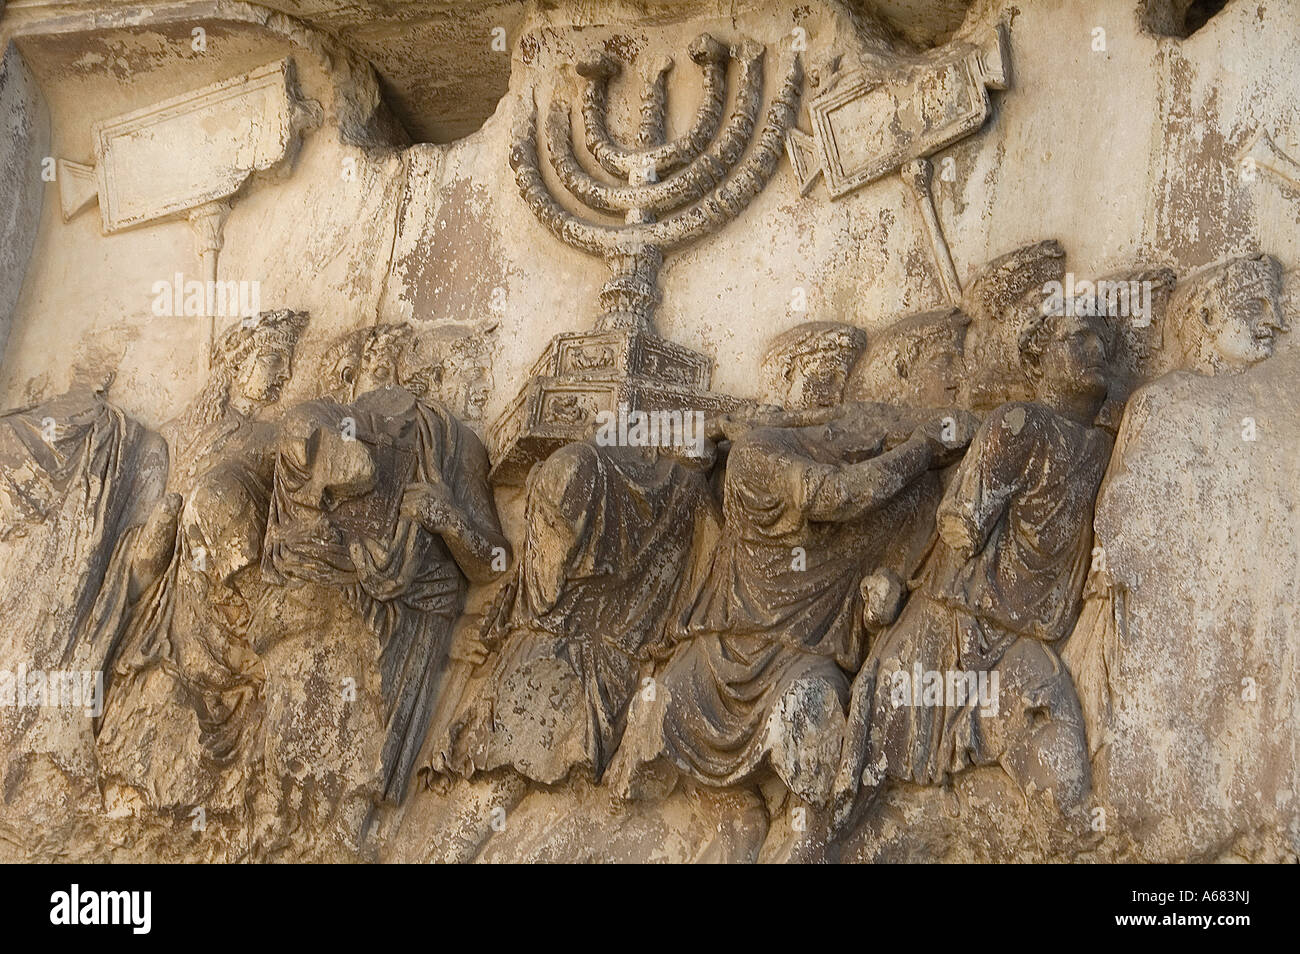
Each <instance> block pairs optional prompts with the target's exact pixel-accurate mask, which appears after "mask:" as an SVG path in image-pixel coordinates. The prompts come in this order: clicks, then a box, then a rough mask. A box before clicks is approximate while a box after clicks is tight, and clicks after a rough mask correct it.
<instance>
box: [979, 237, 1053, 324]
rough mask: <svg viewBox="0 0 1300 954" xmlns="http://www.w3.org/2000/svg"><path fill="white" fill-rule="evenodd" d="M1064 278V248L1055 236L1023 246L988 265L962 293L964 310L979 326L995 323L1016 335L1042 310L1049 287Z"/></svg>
mask: <svg viewBox="0 0 1300 954" xmlns="http://www.w3.org/2000/svg"><path fill="white" fill-rule="evenodd" d="M1064 278H1065V249H1064V248H1062V247H1061V243H1060V242H1058V241H1056V240H1055V239H1046V240H1045V241H1042V242H1035V243H1034V244H1032V245H1024V246H1021V247H1020V248H1017V249H1014V250H1012V251H1010V252H1008V253H1006V254H1005V255H1001V256H999V257H997V258H995V259H993V261H991V262H989V263H988V264H987V265H985V266H984V267H983V268H982V269H980V272H979V274H978V275H976V276H975V278H974V280H972V281H971V283H970V285H969V286H967V288H966V291H965V292H964V293H963V294H962V307H963V310H964V311H965V312H966V313H967V314H968V315H970V317H971V319H972V322H973V323H974V324H975V325H976V326H977V327H978V326H979V325H981V324H993V325H996V326H998V327H1002V328H1007V329H1010V330H1011V332H1012V334H1013V336H1014V335H1016V334H1019V331H1020V329H1021V328H1022V327H1023V326H1024V325H1025V324H1027V323H1028V322H1029V321H1031V320H1032V319H1033V318H1034V317H1035V316H1036V315H1037V314H1038V313H1039V312H1041V311H1042V304H1043V301H1044V299H1046V298H1047V297H1048V291H1047V288H1046V286H1047V285H1048V284H1049V283H1051V282H1061V281H1063V280H1064Z"/></svg>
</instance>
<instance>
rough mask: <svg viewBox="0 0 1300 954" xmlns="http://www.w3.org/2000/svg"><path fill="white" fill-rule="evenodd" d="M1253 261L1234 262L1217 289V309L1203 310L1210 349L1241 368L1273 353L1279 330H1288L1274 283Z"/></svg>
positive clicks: (1226, 361)
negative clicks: (1206, 320) (1206, 319)
mask: <svg viewBox="0 0 1300 954" xmlns="http://www.w3.org/2000/svg"><path fill="white" fill-rule="evenodd" d="M1253 264H1254V263H1250V262H1241V261H1238V262H1234V263H1233V264H1232V265H1231V266H1230V267H1229V268H1230V271H1229V275H1228V276H1226V279H1227V280H1226V281H1225V282H1224V283H1223V284H1224V287H1223V288H1222V289H1221V290H1220V293H1219V298H1220V303H1219V307H1218V308H1217V309H1210V310H1208V312H1207V315H1208V317H1209V318H1210V321H1209V324H1208V327H1207V329H1206V331H1207V334H1208V335H1209V336H1210V338H1211V339H1212V342H1213V347H1214V350H1215V351H1216V352H1217V353H1218V355H1219V357H1220V358H1221V359H1222V360H1223V361H1224V362H1225V363H1227V364H1228V365H1232V366H1236V367H1244V366H1246V365H1251V364H1256V363H1257V362H1260V361H1263V360H1264V359H1265V358H1267V357H1268V356H1269V355H1271V354H1272V353H1273V346H1274V344H1275V343H1276V341H1277V336H1278V334H1279V333H1280V332H1283V331H1287V330H1289V329H1288V328H1287V324H1286V320H1285V319H1284V318H1283V317H1282V310H1281V305H1280V303H1279V301H1278V289H1277V287H1276V284H1275V283H1273V282H1271V281H1270V280H1269V276H1268V275H1266V274H1260V273H1259V269H1257V268H1254V267H1251V266H1252V265H1253Z"/></svg>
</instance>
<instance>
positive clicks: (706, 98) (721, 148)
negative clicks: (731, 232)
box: [510, 34, 803, 331]
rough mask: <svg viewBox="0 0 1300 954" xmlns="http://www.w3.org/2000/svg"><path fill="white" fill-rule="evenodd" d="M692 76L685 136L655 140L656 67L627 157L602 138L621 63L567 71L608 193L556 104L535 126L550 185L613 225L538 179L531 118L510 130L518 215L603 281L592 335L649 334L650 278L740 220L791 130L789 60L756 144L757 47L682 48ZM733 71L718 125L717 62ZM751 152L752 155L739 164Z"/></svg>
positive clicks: (660, 120) (594, 58)
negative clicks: (574, 206) (696, 77)
mask: <svg viewBox="0 0 1300 954" xmlns="http://www.w3.org/2000/svg"><path fill="white" fill-rule="evenodd" d="M689 52H690V56H691V59H692V60H694V61H695V62H696V63H697V64H699V65H700V67H701V68H702V70H703V74H704V85H703V100H702V102H701V104H700V107H699V110H698V112H697V114H696V117H695V121H694V123H693V124H692V125H691V128H690V129H688V130H687V131H686V132H684V133H683V134H682V135H680V136H679V137H677V138H675V139H673V140H671V141H665V139H666V121H665V105H666V98H667V97H666V77H667V73H668V70H669V68H670V67H671V63H672V61H671V60H666V61H663V62H661V63H659V64H656V67H655V69H654V70H653V72H652V74H651V76H650V78H649V80H648V82H647V84H646V87H645V89H644V91H643V93H642V99H641V109H640V123H639V128H638V130H637V136H636V145H635V147H631V148H629V147H625V146H623V145H620V144H619V143H617V142H616V141H615V140H614V139H613V137H612V136H611V135H610V133H609V128H608V121H607V112H608V104H609V83H610V80H611V79H613V78H614V77H615V76H617V75H618V73H619V72H620V64H619V63H618V61H617V60H615V59H614V58H613V57H611V56H610V55H609V54H607V53H605V52H604V51H597V52H593V53H591V54H588V55H587V56H585V57H584V58H583V59H581V60H580V61H579V62H578V64H577V71H578V73H579V75H581V76H583V77H585V78H586V80H587V84H586V89H585V90H584V92H583V97H582V117H583V123H584V125H585V127H586V137H585V143H586V147H587V151H588V152H589V153H590V154H591V156H592V157H593V158H594V159H595V160H596V161H597V162H598V163H599V164H600V166H601V167H602V168H603V169H604V171H605V172H606V173H608V174H609V176H610V177H611V178H616V179H618V180H619V183H618V184H617V185H614V184H609V183H607V182H605V181H603V180H602V179H600V178H597V177H596V176H595V175H592V174H591V173H589V172H588V171H587V170H586V169H585V168H583V166H582V164H581V163H580V162H579V160H578V158H577V156H576V154H575V151H574V143H573V131H572V124H571V117H570V106H569V104H567V103H566V102H565V101H564V100H563V99H562V98H560V97H556V98H555V99H554V100H553V101H552V103H551V107H550V111H549V115H548V117H547V122H546V133H547V137H546V138H547V149H548V151H549V154H550V159H551V166H552V169H553V170H554V172H555V177H556V179H557V180H558V181H559V182H560V184H561V185H563V186H564V188H565V189H566V190H567V191H568V192H569V193H570V194H571V195H572V196H573V197H574V198H575V199H577V200H578V201H579V202H580V203H581V204H582V205H583V206H584V207H586V208H587V209H590V210H592V211H595V212H598V213H604V214H606V215H609V216H622V217H623V223H622V224H617V225H616V224H601V223H598V222H592V221H588V220H586V219H584V218H581V217H579V216H577V215H575V214H573V213H572V212H569V211H568V210H567V209H565V208H564V207H563V206H562V205H561V204H560V203H559V202H558V201H557V200H556V198H555V197H554V196H553V195H552V194H551V192H550V190H549V189H548V188H547V186H546V183H545V182H544V181H543V179H542V174H541V169H540V164H539V160H538V153H537V109H536V104H535V103H534V105H533V109H532V110H530V111H528V112H527V113H526V114H525V116H524V119H523V120H522V122H521V124H520V126H519V127H517V128H516V131H515V137H514V138H515V144H514V148H513V150H512V152H511V155H510V165H511V167H512V168H513V169H514V171H515V179H516V182H517V183H518V185H519V191H520V194H521V195H522V196H523V197H524V200H525V201H526V202H527V203H528V207H529V208H530V209H532V210H533V213H534V214H535V215H536V216H537V217H538V219H540V220H541V221H542V222H543V223H544V224H545V225H546V226H547V227H548V228H549V229H550V230H551V231H552V232H554V233H555V235H556V236H557V237H558V238H559V239H560V240H562V241H563V242H565V243H566V244H568V245H571V246H572V247H574V248H577V249H581V250H582V251H584V252H588V253H590V254H593V255H599V256H601V257H603V258H604V259H605V260H606V262H607V263H608V264H609V267H610V270H611V272H612V274H611V276H610V279H609V281H607V282H606V283H605V286H604V287H603V288H602V289H601V292H600V303H601V306H602V308H603V311H602V313H601V315H600V317H599V318H598V319H597V323H596V328H597V330H608V329H614V328H625V329H633V330H640V331H648V330H650V320H651V317H652V316H653V314H654V310H655V307H656V306H657V305H658V303H659V297H660V296H659V289H658V274H659V268H660V266H661V265H662V264H663V256H664V253H665V252H668V251H671V250H674V249H678V248H681V247H683V246H685V245H689V244H690V243H692V242H695V241H696V240H698V239H700V238H702V237H703V236H705V235H707V234H709V233H710V232H714V231H716V230H718V229H720V228H722V226H724V225H726V224H727V223H728V222H730V221H731V220H732V219H734V218H735V217H736V216H737V215H739V214H740V213H741V212H742V211H743V210H744V209H745V207H746V206H747V205H748V204H749V202H750V201H751V200H752V199H753V198H754V196H756V195H757V194H758V193H759V192H760V191H761V190H762V188H763V186H765V185H766V184H767V181H768V179H770V178H771V176H772V173H773V172H774V171H775V170H776V166H777V163H778V162H779V161H780V158H781V154H782V152H783V150H784V148H785V137H786V134H787V132H788V131H789V129H790V128H791V126H792V125H793V124H794V120H795V116H796V113H797V112H798V108H799V94H800V89H801V86H802V82H803V74H802V69H801V67H800V64H799V59H798V56H797V55H796V56H795V57H794V59H793V61H792V63H791V66H790V69H789V71H788V73H787V75H786V78H785V80H784V82H783V83H782V85H781V88H780V89H779V90H778V92H777V94H776V96H775V97H774V98H773V101H772V104H771V106H770V108H769V109H768V114H767V122H766V123H765V125H764V126H763V129H762V131H761V132H759V133H758V135H757V137H755V128H756V126H757V121H758V117H759V112H760V109H761V108H762V103H763V60H764V55H765V48H764V47H763V46H762V45H761V44H759V43H755V42H753V41H750V40H745V41H742V42H740V43H738V44H736V45H735V46H734V47H731V48H728V47H726V46H724V45H723V44H722V43H719V42H718V41H717V40H715V39H713V38H712V37H710V36H708V35H707V34H705V35H703V36H700V37H699V38H697V39H696V40H695V41H694V42H693V43H692V44H691V46H690V48H689ZM732 58H734V59H736V60H738V61H739V64H740V65H739V77H738V90H737V94H736V100H735V105H734V108H733V110H732V113H731V115H730V117H728V119H727V122H726V124H725V125H722V112H723V107H724V103H725V99H726V84H727V65H728V60H730V59H732ZM751 143H755V145H754V148H753V150H752V152H750V154H749V155H748V156H746V155H745V153H746V151H747V150H748V149H749V147H750V145H751Z"/></svg>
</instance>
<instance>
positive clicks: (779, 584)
mask: <svg viewBox="0 0 1300 954" xmlns="http://www.w3.org/2000/svg"><path fill="white" fill-rule="evenodd" d="M861 423H865V422H861ZM868 430H874V426H872V425H868V426H867V427H866V428H865V429H864V430H863V434H862V435H861V436H863V437H866V436H867V435H866V431H868ZM885 430H886V428H885V427H883V426H882V427H881V429H880V434H879V440H875V441H871V442H868V443H874V447H873V448H872V449H871V450H870V451H869V452H865V453H864V454H863V455H862V456H863V457H866V458H867V459H870V458H871V457H875V456H876V455H877V454H878V453H879V452H880V451H881V449H882V448H883V446H884V434H885ZM849 466H851V465H850V464H849V463H848V458H847V457H846V456H845V453H844V449H843V448H842V447H839V446H836V445H835V444H834V443H833V442H831V441H828V440H827V439H826V434H825V432H824V431H823V429H822V428H820V427H805V428H763V429H758V430H754V431H751V432H750V433H748V434H747V435H745V436H743V437H740V438H738V439H737V440H735V442H734V443H733V446H732V449H731V453H730V455H729V457H728V460H727V470H726V478H725V497H724V504H723V512H724V520H725V523H724V531H723V537H722V541H721V544H720V546H719V547H718V548H717V550H716V552H715V553H714V554H713V555H712V560H711V563H710V565H709V568H708V572H707V575H706V576H705V578H704V579H703V580H702V582H701V583H700V585H699V586H698V588H697V589H696V590H695V592H694V594H693V598H692V601H691V603H690V604H689V607H688V609H687V612H686V613H685V614H684V616H683V618H682V619H681V622H680V624H679V630H678V634H677V635H678V638H679V639H681V640H682V641H683V642H682V644H681V646H680V648H679V649H678V650H677V652H676V653H675V655H674V656H673V657H672V659H671V660H670V661H669V663H668V664H667V666H666V667H665V668H664V670H663V671H662V672H661V673H660V674H659V676H658V683H659V687H660V691H659V695H658V698H657V699H656V700H655V701H653V702H652V703H650V704H644V705H643V704H642V702H641V701H640V700H638V701H637V703H636V704H635V705H634V707H633V711H634V715H632V716H629V726H628V733H627V740H626V741H625V743H624V750H623V751H620V753H619V756H618V768H617V771H616V773H615V774H616V779H617V781H616V784H618V785H619V786H620V787H621V788H623V790H624V791H625V792H627V793H628V794H634V793H635V791H636V790H637V783H636V781H635V779H636V777H637V775H638V772H639V770H640V768H639V767H640V766H642V765H647V764H649V763H651V762H653V761H654V760H657V759H660V758H667V759H668V760H669V761H670V762H671V763H672V764H673V765H674V766H675V767H676V768H677V769H678V770H679V771H682V772H684V773H686V774H687V775H689V776H691V777H693V778H695V779H697V780H699V781H702V782H704V783H706V784H709V785H716V786H723V785H731V784H735V783H737V782H739V781H741V780H744V779H746V778H748V777H749V776H751V775H754V774H755V773H756V772H758V771H759V770H760V769H761V768H762V767H763V765H764V764H765V762H767V761H768V760H769V759H770V762H771V765H772V767H774V768H775V769H776V770H777V772H778V774H779V775H781V777H782V778H783V779H784V780H785V781H786V782H787V784H788V785H790V787H791V788H792V790H794V791H795V792H796V794H799V795H800V796H801V797H804V798H808V799H809V800H812V801H814V802H820V801H823V800H824V799H825V797H826V795H827V794H829V787H830V782H831V779H832V777H833V774H834V766H835V765H837V764H838V758H839V748H840V744H841V740H842V732H843V726H844V706H845V704H846V703H847V701H848V689H849V682H848V677H847V676H846V672H849V673H851V672H853V671H854V670H856V669H857V667H858V665H859V664H860V662H861V660H862V656H863V654H864V652H865V645H864V640H865V632H864V629H863V624H862V609H863V604H862V597H861V594H860V590H859V584H860V583H861V581H862V579H863V577H864V576H866V575H867V574H869V573H872V572H874V571H876V570H878V569H881V568H883V567H888V568H891V569H893V570H895V571H896V572H898V573H900V574H902V575H906V574H907V573H908V572H909V571H910V570H911V569H912V568H913V567H914V566H915V565H916V563H917V561H918V560H919V558H920V555H921V554H922V553H923V552H924V551H925V549H926V547H927V545H928V544H929V541H930V538H931V536H932V534H933V518H932V514H933V507H934V505H935V503H936V502H937V501H938V498H939V495H940V493H941V483H940V478H939V475H938V473H937V472H934V471H924V469H922V470H923V472H919V473H917V472H912V471H907V472H906V473H901V472H900V475H899V477H900V483H901V486H902V489H901V490H900V491H899V492H898V493H897V495H894V496H891V497H888V498H886V499H882V500H881V501H879V502H878V504H877V505H876V506H872V507H860V508H859V507H855V505H854V502H853V501H852V500H850V499H849V495H848V494H847V487H846V485H845V483H844V482H843V480H842V478H843V476H844V474H845V473H846V472H847V468H848V467H849ZM814 753H816V754H814ZM814 763H815V764H814Z"/></svg>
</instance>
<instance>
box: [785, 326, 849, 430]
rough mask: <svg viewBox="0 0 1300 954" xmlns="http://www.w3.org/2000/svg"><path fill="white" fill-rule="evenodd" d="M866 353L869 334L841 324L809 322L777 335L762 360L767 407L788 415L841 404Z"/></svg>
mask: <svg viewBox="0 0 1300 954" xmlns="http://www.w3.org/2000/svg"><path fill="white" fill-rule="evenodd" d="M866 347H867V333H866V332H865V331H863V330H862V329H861V328H858V327H855V326H853V325H847V324H844V323H842V322H838V321H809V322H805V323H804V324H801V325H796V326H795V327H793V328H791V329H790V330H789V331H787V332H785V333H783V334H781V335H778V336H777V338H776V340H774V341H773V342H772V344H771V346H770V347H769V348H768V350H767V354H766V355H764V357H763V376H764V378H765V380H766V383H767V400H768V402H769V403H771V404H779V405H781V406H782V407H785V408H789V409H804V408H813V407H831V406H832V405H835V404H838V403H840V401H841V400H842V399H843V396H844V384H845V381H846V380H847V379H848V375H849V369H850V368H852V367H853V365H854V364H855V363H856V362H857V360H858V357H859V356H860V355H861V354H862V352H863V351H864V350H865V349H866Z"/></svg>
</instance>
